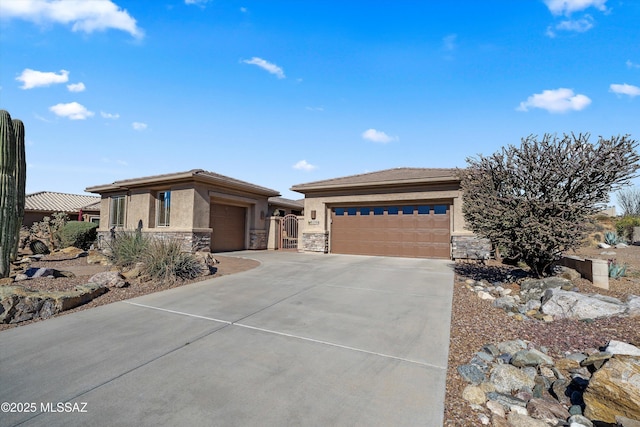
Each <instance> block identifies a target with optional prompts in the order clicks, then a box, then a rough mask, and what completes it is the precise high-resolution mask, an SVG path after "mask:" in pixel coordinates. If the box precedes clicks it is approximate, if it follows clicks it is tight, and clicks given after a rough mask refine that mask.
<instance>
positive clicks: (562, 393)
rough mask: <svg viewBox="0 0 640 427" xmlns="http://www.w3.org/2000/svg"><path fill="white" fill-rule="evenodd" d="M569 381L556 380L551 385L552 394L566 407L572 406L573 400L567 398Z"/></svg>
mask: <svg viewBox="0 0 640 427" xmlns="http://www.w3.org/2000/svg"><path fill="white" fill-rule="evenodd" d="M568 386H569V381H567V380H555V381H554V382H553V384H552V385H551V392H552V393H553V395H554V397H555V398H556V399H558V401H559V402H560V403H562V404H564V405H567V406H569V405H571V399H570V398H569V396H567V387H568Z"/></svg>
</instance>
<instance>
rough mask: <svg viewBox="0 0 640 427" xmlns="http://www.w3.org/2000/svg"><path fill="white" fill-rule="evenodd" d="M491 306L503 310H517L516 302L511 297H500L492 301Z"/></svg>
mask: <svg viewBox="0 0 640 427" xmlns="http://www.w3.org/2000/svg"><path fill="white" fill-rule="evenodd" d="M493 306H494V307H497V308H501V309H503V310H504V311H513V312H516V311H518V303H517V302H516V300H515V299H514V298H513V297H500V298H496V299H495V300H494V301H493Z"/></svg>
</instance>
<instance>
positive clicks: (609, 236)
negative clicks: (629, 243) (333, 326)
mask: <svg viewBox="0 0 640 427" xmlns="http://www.w3.org/2000/svg"><path fill="white" fill-rule="evenodd" d="M604 242H605V243H606V244H607V245H611V246H615V245H617V244H618V243H620V238H619V237H618V235H617V234H616V233H615V232H613V231H607V232H606V233H604Z"/></svg>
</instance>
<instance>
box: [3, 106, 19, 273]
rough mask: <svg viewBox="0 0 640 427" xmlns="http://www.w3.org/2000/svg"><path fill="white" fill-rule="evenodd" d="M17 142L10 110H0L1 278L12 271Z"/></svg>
mask: <svg viewBox="0 0 640 427" xmlns="http://www.w3.org/2000/svg"><path fill="white" fill-rule="evenodd" d="M15 167H16V142H15V134H14V132H13V123H12V121H11V116H10V115H9V112H8V111H5V110H0V278H3V277H8V276H9V273H10V267H11V266H10V257H11V251H12V249H13V244H14V234H15V221H16V181H15V176H14V172H15Z"/></svg>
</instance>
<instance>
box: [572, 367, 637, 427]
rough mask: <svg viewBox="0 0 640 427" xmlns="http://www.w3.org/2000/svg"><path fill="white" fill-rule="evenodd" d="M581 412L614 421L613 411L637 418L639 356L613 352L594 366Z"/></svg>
mask: <svg viewBox="0 0 640 427" xmlns="http://www.w3.org/2000/svg"><path fill="white" fill-rule="evenodd" d="M583 397H584V403H585V405H586V408H585V411H584V415H585V416H586V417H587V418H590V419H592V420H598V421H604V422H608V423H614V422H616V415H620V416H624V417H627V418H631V419H636V420H640V358H637V357H631V356H616V357H614V358H612V359H610V360H609V361H608V362H607V363H606V364H605V365H604V366H603V367H602V368H601V369H599V370H597V371H596V372H595V373H594V374H593V376H592V377H591V380H590V381H589V386H588V387H587V389H586V391H585V392H584V396H583Z"/></svg>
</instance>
